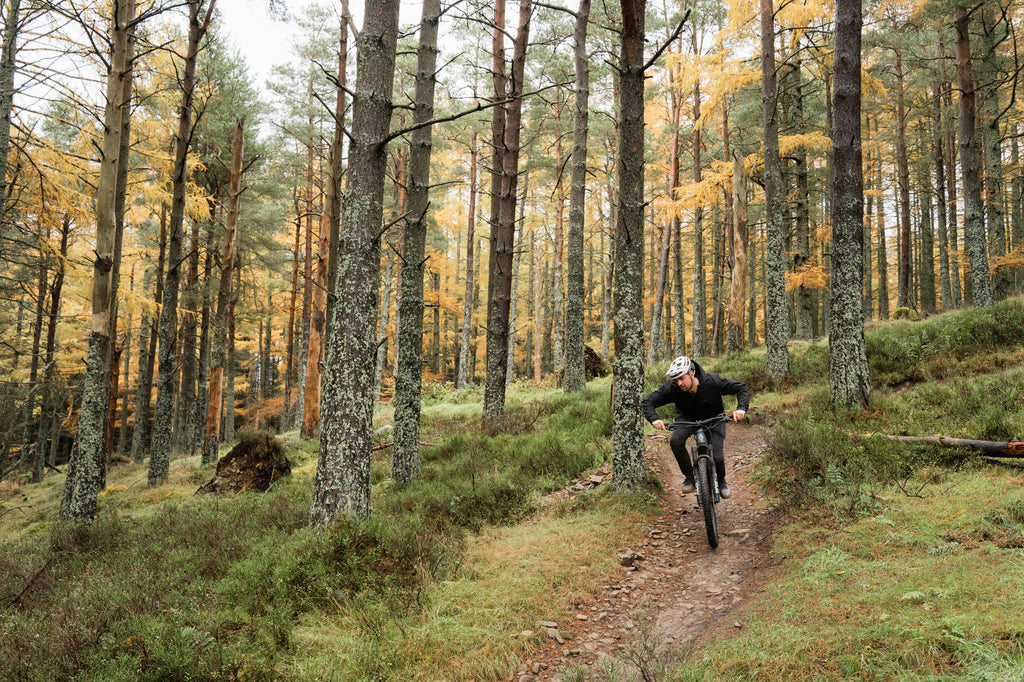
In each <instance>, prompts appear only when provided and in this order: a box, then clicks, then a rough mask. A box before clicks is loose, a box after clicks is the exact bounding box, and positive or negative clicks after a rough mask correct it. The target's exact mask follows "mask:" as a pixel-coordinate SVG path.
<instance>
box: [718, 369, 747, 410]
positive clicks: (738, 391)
mask: <svg viewBox="0 0 1024 682" xmlns="http://www.w3.org/2000/svg"><path fill="white" fill-rule="evenodd" d="M722 393H723V394H725V395H734V396H736V409H737V410H743V411H744V412H747V411H749V410H750V389H749V388H747V385H746V384H745V383H743V382H742V381H737V380H735V379H726V378H725V377H722Z"/></svg>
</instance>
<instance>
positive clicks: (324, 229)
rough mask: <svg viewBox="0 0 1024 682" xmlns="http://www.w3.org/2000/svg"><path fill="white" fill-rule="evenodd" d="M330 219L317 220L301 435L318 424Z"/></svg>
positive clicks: (309, 433)
mask: <svg viewBox="0 0 1024 682" xmlns="http://www.w3.org/2000/svg"><path fill="white" fill-rule="evenodd" d="M330 229H331V228H330V222H329V218H328V217H327V216H326V215H324V216H322V218H321V220H320V246H319V249H318V250H317V252H316V254H315V255H314V258H315V259H316V270H315V272H316V282H315V283H314V284H313V299H312V306H313V307H312V310H311V311H310V318H309V354H308V356H307V357H306V391H305V397H304V399H303V401H302V437H303V438H313V437H314V436H316V430H317V427H318V426H319V425H320V357H321V355H322V354H323V353H322V350H323V338H324V331H325V329H326V326H327V278H328V272H327V271H328V269H329V267H330V264H329V263H328V260H327V259H328V257H329V252H330Z"/></svg>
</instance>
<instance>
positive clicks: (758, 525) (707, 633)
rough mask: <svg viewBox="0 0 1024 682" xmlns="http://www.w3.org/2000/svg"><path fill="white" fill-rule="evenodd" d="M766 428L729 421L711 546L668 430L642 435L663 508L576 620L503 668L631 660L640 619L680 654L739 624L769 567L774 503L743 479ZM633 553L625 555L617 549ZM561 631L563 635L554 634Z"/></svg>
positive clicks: (532, 673)
mask: <svg viewBox="0 0 1024 682" xmlns="http://www.w3.org/2000/svg"><path fill="white" fill-rule="evenodd" d="M764 443H765V433H764V431H763V430H762V429H761V428H759V427H757V426H749V425H730V426H729V431H728V437H727V438H726V441H725V452H726V467H727V472H728V479H729V486H730V488H732V491H733V496H732V498H730V499H728V500H723V501H722V503H721V504H719V505H718V508H717V511H718V529H719V534H720V539H719V546H718V549H716V550H712V549H711V548H710V547H709V546H708V542H707V535H706V533H705V529H704V520H703V516H702V514H701V510H700V508H699V507H698V506H697V500H696V496H694V495H692V494H690V495H686V496H682V495H680V493H679V489H680V487H681V486H682V482H683V479H682V474H680V473H679V468H678V466H677V465H676V463H675V459H674V458H673V457H672V454H671V452H670V451H669V447H668V436H667V435H661V434H658V435H654V436H649V437H648V438H647V465H648V467H649V468H650V470H651V471H653V472H654V473H655V474H656V475H657V476H658V477H659V478H660V479H661V482H662V484H663V487H664V489H665V494H664V495H663V496H662V505H663V507H664V513H663V515H662V516H661V517H660V518H658V519H657V520H656V521H655V522H654V523H653V524H651V526H650V527H648V528H646V529H645V532H644V534H643V536H642V537H640V538H637V539H636V540H635V541H634V544H633V545H632V546H630V547H623V548H621V553H620V556H622V557H623V559H622V560H623V562H624V563H631V564H632V565H629V566H622V568H621V569H620V570H621V573H619V574H618V575H617V576H613V577H612V579H611V580H610V581H609V582H608V583H607V584H604V585H601V586H599V588H600V589H599V590H597V591H595V596H594V597H593V598H592V599H590V600H589V601H588V602H585V603H582V604H577V605H576V607H575V614H574V615H575V621H574V622H572V623H559V624H558V627H557V628H555V629H553V630H550V631H549V633H550V634H551V635H552V636H551V639H550V641H549V643H548V645H547V646H546V647H544V649H543V650H542V651H540V652H538V654H537V656H536V657H535V658H534V659H533V660H530V661H526V662H525V663H524V664H523V665H521V666H520V667H519V669H518V670H517V671H515V672H513V673H512V674H511V675H510V678H509V679H510V680H512V682H531V681H533V680H557V679H559V678H560V675H561V674H563V673H565V672H567V671H568V670H569V669H573V668H577V667H583V668H584V669H585V670H586V671H587V673H586V677H585V679H603V678H604V677H605V674H604V671H607V670H608V668H609V665H610V663H611V661H615V662H616V665H617V666H618V667H619V669H622V667H623V666H625V667H629V660H628V659H629V650H630V649H631V648H632V649H634V650H636V649H638V648H640V647H641V646H644V645H641V644H639V643H638V641H637V640H638V629H639V628H638V621H642V622H643V623H645V624H646V625H647V626H648V628H649V630H650V633H649V635H648V637H647V640H648V642H647V644H646V647H647V648H651V647H657V648H658V650H659V652H660V654H659V655H664V656H667V657H674V658H678V657H679V656H680V655H681V654H682V652H683V650H684V649H685V648H687V647H688V646H690V645H693V644H700V643H701V642H702V641H706V640H707V639H708V638H711V637H715V636H718V635H721V634H722V632H723V630H729V629H739V628H742V627H743V625H742V622H741V621H740V620H739V617H740V615H741V614H742V610H743V609H744V608H745V606H746V605H747V604H749V603H751V602H753V600H754V599H756V597H758V596H759V595H760V593H761V591H762V589H763V587H764V585H765V584H766V583H767V582H768V580H769V579H770V577H771V574H772V570H771V569H772V568H773V567H774V566H775V561H774V560H773V558H772V555H771V547H772V531H773V529H774V528H776V526H777V523H778V516H779V512H778V511H777V509H776V508H775V507H773V506H771V505H769V504H767V503H766V501H765V500H764V497H763V494H762V491H761V490H760V489H759V488H758V487H757V486H756V485H755V484H753V483H751V482H750V481H749V480H748V476H747V472H748V469H749V467H750V465H751V464H752V463H753V462H754V461H755V460H756V459H757V458H758V457H759V456H760V455H761V453H762V450H763V448H764ZM630 553H634V554H636V555H639V557H638V558H635V559H633V560H632V561H631V560H630V559H629V558H626V556H624V555H629V554H630ZM559 640H561V641H559Z"/></svg>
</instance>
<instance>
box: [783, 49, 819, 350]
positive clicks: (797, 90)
mask: <svg viewBox="0 0 1024 682" xmlns="http://www.w3.org/2000/svg"><path fill="white" fill-rule="evenodd" d="M792 60H793V69H792V70H791V72H790V76H791V78H792V81H791V83H790V84H789V87H790V88H791V89H792V96H793V125H794V127H795V128H796V130H797V131H798V132H799V133H803V132H804V131H805V128H804V126H805V123H804V90H803V64H802V60H801V58H800V56H799V53H797V54H796V55H794V56H793V57H792ZM793 178H794V181H795V182H796V192H795V196H794V197H793V211H794V213H795V221H794V222H795V227H796V239H795V244H794V246H795V247H796V254H794V256H793V265H794V266H795V267H797V268H799V267H801V266H804V265H806V264H807V263H808V262H809V261H810V259H811V239H810V236H811V219H810V212H809V208H808V197H809V196H810V190H809V187H808V180H807V150H806V148H800V149H798V150H797V151H796V152H795V153H794V160H793ZM814 303H815V294H814V291H812V290H811V288H810V287H809V286H806V285H803V284H801V285H800V286H798V287H797V288H796V291H794V295H793V305H794V308H795V310H794V316H795V318H796V330H795V334H796V336H797V338H801V339H809V338H811V337H812V336H814V333H815V332H814V312H813V310H814Z"/></svg>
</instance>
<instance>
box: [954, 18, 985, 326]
mask: <svg viewBox="0 0 1024 682" xmlns="http://www.w3.org/2000/svg"><path fill="white" fill-rule="evenodd" d="M969 16H970V8H968V7H966V6H963V5H960V6H958V7H957V8H956V20H955V25H956V73H957V82H958V84H959V86H960V167H961V169H962V180H963V186H964V242H965V246H966V248H967V255H968V258H969V260H970V264H971V285H972V289H973V291H974V304H975V305H976V306H979V307H984V306H987V305H992V303H993V301H994V300H995V298H994V295H993V291H992V278H991V275H990V274H989V270H988V251H987V248H986V243H985V221H984V216H983V209H984V207H983V206H982V204H981V172H980V164H979V163H978V146H977V141H976V140H975V113H974V112H975V91H976V86H975V82H974V77H973V76H972V75H971V43H970V34H969V33H968V17H969Z"/></svg>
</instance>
